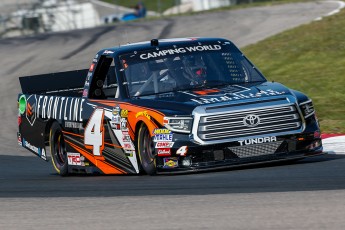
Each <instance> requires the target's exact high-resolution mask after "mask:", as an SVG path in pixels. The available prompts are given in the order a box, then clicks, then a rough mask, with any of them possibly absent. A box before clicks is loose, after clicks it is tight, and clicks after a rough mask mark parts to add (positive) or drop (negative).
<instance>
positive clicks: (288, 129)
mask: <svg viewBox="0 0 345 230" xmlns="http://www.w3.org/2000/svg"><path fill="white" fill-rule="evenodd" d="M20 84H21V88H22V93H21V94H19V95H18V111H19V112H18V124H19V131H18V133H17V137H18V143H19V145H21V146H22V147H24V148H26V149H28V150H30V151H31V152H33V153H34V154H36V155H37V156H38V157H40V158H42V159H43V160H46V161H48V159H51V161H52V164H53V166H54V168H55V170H56V171H57V172H58V173H59V174H60V175H62V176H64V175H67V174H71V173H72V174H74V173H88V174H89V173H99V174H137V173H141V172H146V173H147V174H150V175H152V174H156V173H173V172H186V171H199V170H210V169H219V168H226V167H234V166H239V165H246V164H253V163H255V164H256V163H263V162H275V161H280V160H295V159H296V160H297V159H302V158H304V157H306V156H312V155H319V154H322V153H323V148H322V142H321V138H320V136H321V135H320V128H319V124H318V120H317V118H316V116H315V111H314V106H313V103H312V101H311V99H309V98H308V97H307V96H306V95H304V94H303V93H301V92H298V91H295V90H292V89H289V88H287V87H285V86H283V85H282V84H279V83H276V82H268V81H267V80H266V79H265V77H264V76H263V75H262V74H261V73H260V72H259V70H258V69H257V68H256V67H255V66H254V65H253V64H252V63H251V62H250V61H249V60H248V59H247V58H246V57H245V56H244V55H243V53H242V52H241V51H240V50H239V49H238V48H237V47H236V46H235V45H234V44H233V43H232V42H230V41H228V40H226V39H221V38H182V39H162V40H157V39H153V40H151V41H147V42H141V43H135V44H128V45H123V46H119V47H113V48H108V49H103V50H100V51H99V52H98V53H97V54H96V56H95V57H94V58H93V60H92V62H91V65H90V67H89V69H85V70H76V71H69V72H61V73H54V74H45V75H36V76H28V77H21V78H20ZM48 156H50V157H48Z"/></svg>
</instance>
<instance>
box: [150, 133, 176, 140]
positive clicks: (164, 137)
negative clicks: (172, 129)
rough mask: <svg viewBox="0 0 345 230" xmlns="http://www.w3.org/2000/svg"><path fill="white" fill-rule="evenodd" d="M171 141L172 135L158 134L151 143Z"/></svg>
mask: <svg viewBox="0 0 345 230" xmlns="http://www.w3.org/2000/svg"><path fill="white" fill-rule="evenodd" d="M172 140H173V134H158V135H155V136H154V137H153V141H155V142H158V141H165V142H171V141H172Z"/></svg>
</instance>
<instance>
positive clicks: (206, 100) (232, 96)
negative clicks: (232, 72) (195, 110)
mask: <svg viewBox="0 0 345 230" xmlns="http://www.w3.org/2000/svg"><path fill="white" fill-rule="evenodd" d="M282 94H285V92H278V91H275V90H272V89H268V90H261V91H260V92H259V93H256V94H253V93H249V94H243V93H224V94H223V95H221V96H213V97H201V98H198V99H191V100H192V101H194V102H196V103H198V104H200V105H203V104H210V103H217V102H227V101H234V100H240V99H249V98H257V97H261V96H269V95H271V96H277V95H282ZM205 96H206V95H205Z"/></svg>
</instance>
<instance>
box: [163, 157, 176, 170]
mask: <svg viewBox="0 0 345 230" xmlns="http://www.w3.org/2000/svg"><path fill="white" fill-rule="evenodd" d="M163 162H164V166H163V167H164V168H176V167H178V159H177V158H176V157H169V158H163Z"/></svg>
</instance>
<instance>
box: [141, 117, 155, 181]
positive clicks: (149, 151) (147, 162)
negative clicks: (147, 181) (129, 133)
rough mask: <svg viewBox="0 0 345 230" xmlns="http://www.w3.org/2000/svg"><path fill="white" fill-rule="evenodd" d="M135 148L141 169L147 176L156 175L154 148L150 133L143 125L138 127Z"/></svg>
mask: <svg viewBox="0 0 345 230" xmlns="http://www.w3.org/2000/svg"><path fill="white" fill-rule="evenodd" d="M137 147H138V155H139V159H140V163H141V167H142V168H143V169H144V171H145V172H146V173H147V174H149V175H154V174H156V158H155V147H154V143H153V140H152V137H151V135H150V131H149V129H148V128H147V127H146V125H145V124H141V126H140V129H139V132H138V142H137Z"/></svg>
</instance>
